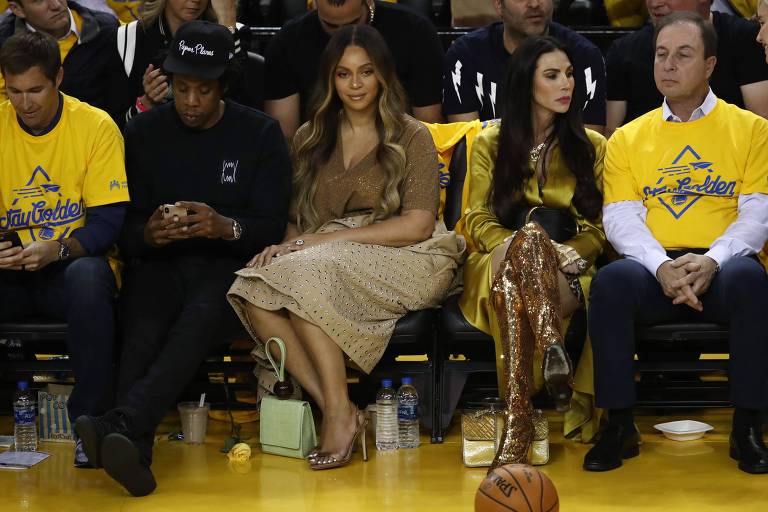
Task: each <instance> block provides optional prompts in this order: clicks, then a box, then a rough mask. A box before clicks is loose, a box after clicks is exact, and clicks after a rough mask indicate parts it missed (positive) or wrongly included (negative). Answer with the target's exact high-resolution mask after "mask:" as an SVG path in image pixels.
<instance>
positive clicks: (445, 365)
mask: <svg viewBox="0 0 768 512" xmlns="http://www.w3.org/2000/svg"><path fill="white" fill-rule="evenodd" d="M466 173H467V143H466V139H462V140H461V141H460V142H459V143H457V144H456V146H455V147H454V150H453V157H452V158H451V166H450V176H451V183H450V186H449V187H448V189H447V190H446V199H445V211H444V214H443V217H444V219H445V224H446V226H447V227H448V229H453V228H454V227H455V226H456V223H457V222H458V221H459V219H460V218H461V216H462V214H463V212H462V209H461V205H462V192H463V189H464V181H465V179H466ZM458 298H459V296H458V295H454V296H452V297H450V298H449V299H448V300H447V301H446V303H445V304H443V308H442V310H441V311H440V319H439V323H438V353H437V361H438V365H439V368H438V378H437V380H438V385H439V393H438V396H437V403H436V404H435V405H436V412H435V419H436V422H437V425H436V426H435V428H434V429H433V430H434V431H435V432H434V435H433V442H435V443H442V442H443V433H444V432H445V430H446V428H447V426H448V425H449V424H450V422H451V418H452V417H453V414H454V412H455V411H456V407H457V405H458V403H459V399H460V398H461V395H462V392H463V391H464V386H465V384H466V382H467V378H468V377H469V376H470V375H472V374H492V375H495V374H496V358H495V348H494V344H493V338H491V337H490V336H488V335H487V334H485V333H484V332H481V331H479V330H477V329H475V328H474V327H473V326H472V325H470V324H469V322H467V320H466V319H465V318H464V315H462V314H461V310H459V306H458ZM458 354H461V355H462V356H463V358H461V359H460V360H458V359H454V358H452V357H451V356H452V355H458Z"/></svg>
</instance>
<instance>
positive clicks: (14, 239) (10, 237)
mask: <svg viewBox="0 0 768 512" xmlns="http://www.w3.org/2000/svg"><path fill="white" fill-rule="evenodd" d="M1 242H11V247H23V246H22V245H21V238H19V234H18V233H17V232H16V231H0V243H1ZM9 249H10V247H9Z"/></svg>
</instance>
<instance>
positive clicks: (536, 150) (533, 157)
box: [530, 142, 547, 164]
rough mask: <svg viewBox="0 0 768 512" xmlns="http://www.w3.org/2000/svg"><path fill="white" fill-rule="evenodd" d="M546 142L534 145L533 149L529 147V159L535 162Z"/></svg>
mask: <svg viewBox="0 0 768 512" xmlns="http://www.w3.org/2000/svg"><path fill="white" fill-rule="evenodd" d="M546 145H547V143H546V142H542V143H541V144H539V145H538V146H534V148H533V149H531V153H530V155H531V161H532V162H533V163H534V164H535V163H536V162H538V161H539V157H540V156H541V150H542V149H544V146H546Z"/></svg>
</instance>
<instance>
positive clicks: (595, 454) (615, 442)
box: [584, 424, 640, 471]
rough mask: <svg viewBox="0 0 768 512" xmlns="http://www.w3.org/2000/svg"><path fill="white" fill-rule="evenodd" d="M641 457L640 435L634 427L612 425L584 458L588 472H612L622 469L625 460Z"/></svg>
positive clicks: (604, 431) (609, 425)
mask: <svg viewBox="0 0 768 512" xmlns="http://www.w3.org/2000/svg"><path fill="white" fill-rule="evenodd" d="M638 455H640V433H639V432H638V431H637V430H636V429H635V428H634V427H633V428H632V429H631V430H627V429H626V428H624V426H622V425H611V424H608V426H607V427H606V428H605V430H603V432H602V433H601V434H600V440H599V441H598V442H597V443H595V446H593V447H592V449H591V450H589V451H588V452H587V455H585V456H584V469H585V470H587V471H610V470H612V469H616V468H618V467H621V461H622V460H623V459H631V458H632V457H637V456H638Z"/></svg>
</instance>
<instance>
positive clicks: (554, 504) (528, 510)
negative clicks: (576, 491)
mask: <svg viewBox="0 0 768 512" xmlns="http://www.w3.org/2000/svg"><path fill="white" fill-rule="evenodd" d="M558 510H560V500H559V499H558V497H557V490H556V489H555V485H554V484H553V483H552V480H550V479H549V477H548V476H547V475H545V474H544V473H542V472H541V471H539V470H538V469H536V468H534V467H533V466H528V465H526V464H507V465H506V466H501V467H498V468H496V469H494V470H493V471H492V472H491V473H490V474H489V475H488V476H487V477H485V480H483V483H481V484H480V488H479V489H477V494H475V512H502V511H503V512H510V511H514V512H558Z"/></svg>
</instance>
